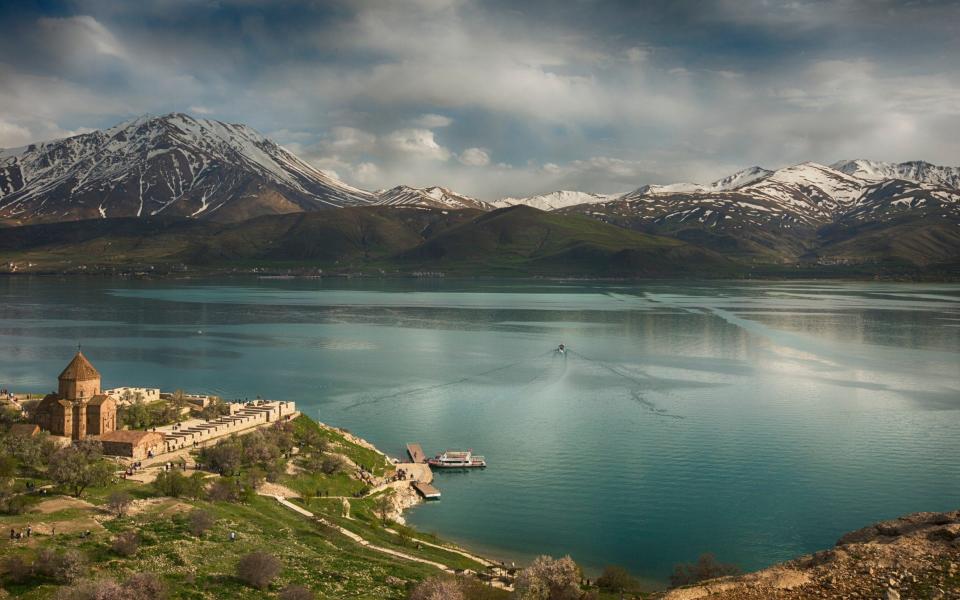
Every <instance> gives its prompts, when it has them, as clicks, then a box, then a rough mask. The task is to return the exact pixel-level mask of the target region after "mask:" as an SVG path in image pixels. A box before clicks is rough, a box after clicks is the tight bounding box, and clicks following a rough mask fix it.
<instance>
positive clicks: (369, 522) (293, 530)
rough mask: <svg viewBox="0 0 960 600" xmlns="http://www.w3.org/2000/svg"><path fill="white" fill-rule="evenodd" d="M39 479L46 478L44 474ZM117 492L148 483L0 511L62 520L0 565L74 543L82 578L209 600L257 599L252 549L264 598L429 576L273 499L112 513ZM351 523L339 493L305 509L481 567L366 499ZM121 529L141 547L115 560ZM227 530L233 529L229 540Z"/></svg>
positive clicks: (141, 494) (316, 482)
mask: <svg viewBox="0 0 960 600" xmlns="http://www.w3.org/2000/svg"><path fill="white" fill-rule="evenodd" d="M294 426H295V427H296V428H297V430H298V431H300V432H301V433H302V432H304V431H305V430H307V429H313V430H315V432H316V433H317V434H319V435H320V436H322V437H323V439H325V440H326V441H327V442H329V443H330V444H331V450H332V451H336V452H340V453H343V454H345V455H346V456H348V457H349V458H350V459H351V460H353V461H354V462H357V463H358V464H364V465H366V466H368V467H373V468H374V470H375V471H376V472H378V473H380V474H382V473H384V472H386V471H387V470H388V469H389V468H390V465H389V464H388V462H387V460H386V459H385V457H384V456H383V455H381V454H379V453H377V452H375V451H373V450H371V449H369V448H366V447H363V446H360V445H358V444H356V443H353V442H350V441H349V440H347V439H346V438H345V437H344V436H343V435H342V434H341V433H339V432H337V431H334V430H330V429H327V428H324V427H320V426H319V425H318V424H316V423H315V422H313V421H312V420H310V419H309V418H307V417H300V418H298V419H296V420H295V421H294ZM37 483H39V484H43V483H45V482H44V481H43V480H42V479H41V480H39V481H37ZM284 483H286V484H289V485H290V487H293V488H294V489H299V488H306V487H308V486H317V487H319V488H321V489H322V488H324V487H326V488H328V489H330V492H331V494H333V493H336V491H340V490H342V491H349V490H353V489H354V488H356V487H357V486H358V485H362V484H361V483H360V482H358V481H356V480H352V479H350V478H349V477H348V476H346V475H337V476H333V477H328V476H325V475H322V474H306V473H304V474H298V475H296V476H288V477H287V478H286V479H285V480H284ZM116 490H124V491H127V492H129V493H130V494H131V496H133V497H134V498H136V499H148V498H154V497H155V496H154V490H153V489H152V486H149V485H142V484H138V483H135V482H132V481H126V480H117V481H115V482H113V483H111V484H110V485H107V486H102V487H96V488H89V489H87V490H85V491H84V493H83V494H82V495H81V499H83V500H85V501H87V502H89V503H91V504H93V505H94V506H93V507H90V508H84V507H69V508H64V509H61V510H58V511H55V512H51V513H47V514H40V513H38V512H26V513H24V514H21V515H7V516H0V532H2V531H5V530H6V531H8V530H9V529H10V528H11V527H12V528H14V529H18V530H22V529H24V528H25V527H26V525H28V524H33V525H35V526H36V524H38V523H48V524H50V523H58V524H63V525H62V527H63V528H62V529H59V528H58V533H57V535H56V536H53V537H51V536H48V535H39V534H38V535H34V536H33V537H32V538H31V539H29V540H24V541H22V542H19V543H9V544H4V545H3V546H2V547H0V561H2V560H3V559H4V558H6V557H8V556H11V555H20V556H24V557H26V558H28V559H30V558H32V557H35V556H36V553H37V551H38V550H40V549H42V548H52V549H56V550H66V549H79V550H82V551H83V552H84V554H85V555H86V556H87V558H88V560H89V568H88V573H87V575H88V577H90V578H98V577H112V578H115V579H118V580H122V579H124V578H126V577H128V576H129V575H131V574H133V573H141V572H150V573H156V574H158V575H159V576H161V577H162V578H163V579H164V580H165V581H166V582H167V584H168V587H169V588H170V592H171V595H170V597H171V598H173V599H181V598H190V599H198V600H199V599H207V598H226V597H229V598H262V597H264V594H262V593H261V592H259V591H257V590H253V589H251V588H249V587H247V586H246V585H245V584H243V583H242V582H241V581H240V580H239V579H237V578H236V576H235V569H236V564H237V562H238V561H239V560H240V558H241V557H242V556H244V555H245V554H247V553H249V552H252V551H254V550H263V551H266V552H269V553H271V554H273V555H275V556H277V557H278V558H279V559H280V560H281V561H282V563H283V571H282V572H281V574H280V576H279V577H278V578H277V580H276V581H275V582H274V583H273V585H272V586H271V588H270V590H269V593H268V594H267V596H268V597H269V596H271V595H275V594H276V593H277V592H278V591H279V590H280V589H282V587H283V586H284V585H287V584H290V583H298V584H302V585H307V586H308V587H310V588H311V589H313V590H314V591H315V592H316V593H317V597H318V598H323V599H327V598H330V599H333V598H370V599H380V598H385V599H391V598H396V599H400V598H405V597H406V595H407V591H408V588H409V587H410V586H412V585H414V584H415V583H416V582H418V581H420V580H422V579H424V578H426V577H429V576H432V575H435V574H437V573H438V570H437V569H436V568H434V567H432V566H429V565H425V564H421V563H416V562H412V561H406V560H402V559H398V558H396V557H392V556H389V555H386V554H383V553H381V552H377V551H375V550H372V549H370V548H367V547H364V546H362V545H359V544H357V543H355V542H353V541H352V540H350V539H349V538H348V537H346V536H344V535H343V534H341V533H340V532H338V531H337V530H335V529H334V528H331V527H329V526H326V525H324V524H322V523H320V522H318V521H315V520H313V519H309V518H307V517H304V516H303V515H300V514H298V513H296V512H295V511H293V510H291V509H289V508H287V507H284V506H282V505H281V504H279V503H278V502H276V501H275V500H274V499H272V498H267V497H261V496H256V497H254V498H253V499H252V500H251V501H250V502H249V503H248V504H239V503H229V502H208V501H196V500H188V499H183V498H181V499H170V498H161V499H159V500H155V501H151V503H150V504H149V505H148V508H145V509H141V510H140V511H139V512H134V513H131V514H129V515H127V516H124V517H120V518H116V517H115V516H113V515H111V514H109V513H108V512H107V511H106V510H104V508H105V504H106V502H107V498H108V497H109V496H110V494H111V493H112V492H113V491H116ZM57 497H58V496H56V495H54V494H49V495H48V497H45V498H40V497H36V496H31V499H34V498H36V501H34V502H32V503H31V505H30V507H29V508H28V511H29V510H35V505H36V504H37V503H39V502H41V501H43V500H49V499H53V498H57ZM350 503H351V515H352V516H353V519H346V518H344V517H343V516H342V514H341V512H342V501H341V500H340V499H320V498H318V499H315V500H313V501H312V502H310V503H309V509H310V510H311V511H313V512H315V513H316V514H318V515H320V516H323V517H324V518H326V519H328V520H329V521H330V522H333V523H335V524H337V525H340V526H342V527H345V528H347V529H349V530H350V531H352V532H355V533H357V534H359V535H361V536H363V537H364V538H366V539H368V540H370V541H371V542H372V543H374V544H376V545H380V546H384V547H388V548H392V549H395V550H398V551H401V552H404V553H407V554H410V555H414V556H417V557H421V558H424V559H427V560H432V561H436V562H440V563H443V564H447V565H450V566H451V567H454V568H460V569H482V566H481V565H479V564H477V563H475V562H474V561H473V560H471V559H468V558H466V557H464V556H462V555H460V554H456V553H454V552H449V551H447V550H444V549H442V548H433V547H430V546H426V545H421V546H420V547H419V548H418V547H417V543H416V542H415V541H414V538H417V539H421V540H426V541H430V542H433V543H441V542H440V541H439V540H437V539H436V538H435V537H433V536H429V535H426V534H421V533H419V532H415V531H413V530H412V529H409V528H406V527H403V526H400V525H395V524H390V525H389V526H390V527H392V528H394V529H395V530H396V531H397V533H391V532H388V531H386V530H385V529H384V527H383V525H382V524H381V523H380V522H379V520H378V519H377V517H376V516H375V515H374V514H373V508H372V507H373V499H361V500H356V499H354V500H351V501H350ZM198 508H199V509H203V510H207V511H210V512H211V513H212V514H213V515H214V516H215V517H216V524H215V526H214V527H213V528H212V529H211V530H209V531H207V532H206V533H205V534H204V535H203V536H202V538H199V539H198V538H196V537H194V536H193V535H192V534H191V533H190V531H189V526H188V521H187V517H186V515H187V513H188V512H189V511H190V510H193V509H198ZM94 516H96V518H97V520H98V521H99V522H101V524H102V525H103V528H100V527H93V526H92V525H91V526H90V527H89V529H90V530H91V532H92V533H91V535H90V536H89V537H85V538H83V537H81V536H80V532H79V530H78V531H76V532H70V533H65V531H66V530H67V528H68V527H67V523H71V522H72V523H74V528H79V529H80V530H83V529H87V528H88V527H87V526H86V525H85V524H84V523H87V522H89V519H92V518H93V517H94ZM124 531H136V532H138V534H139V536H140V547H139V549H138V551H137V553H136V554H135V555H134V556H132V557H122V556H119V555H117V554H115V553H114V552H113V551H112V550H111V542H112V540H113V538H114V537H115V536H116V535H118V534H120V533H122V532H124ZM231 532H235V533H236V534H237V540H236V541H230V539H229V536H230V533H231ZM3 585H4V588H5V589H7V590H8V591H9V592H10V594H11V595H12V596H13V597H17V598H28V599H49V598H53V597H55V595H56V594H57V591H58V589H59V587H60V586H59V584H57V583H55V582H51V581H46V580H34V581H31V582H29V583H27V584H13V583H12V582H10V581H3Z"/></svg>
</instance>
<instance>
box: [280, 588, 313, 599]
mask: <svg viewBox="0 0 960 600" xmlns="http://www.w3.org/2000/svg"><path fill="white" fill-rule="evenodd" d="M316 597H317V596H316V595H315V594H314V593H313V592H311V591H310V588H308V587H306V586H302V585H288V586H287V587H285V588H283V590H281V591H280V600H315V599H316Z"/></svg>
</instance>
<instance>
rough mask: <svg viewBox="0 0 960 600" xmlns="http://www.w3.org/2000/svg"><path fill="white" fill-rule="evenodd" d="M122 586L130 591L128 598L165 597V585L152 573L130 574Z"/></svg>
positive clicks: (158, 598) (156, 598)
mask: <svg viewBox="0 0 960 600" xmlns="http://www.w3.org/2000/svg"><path fill="white" fill-rule="evenodd" d="M123 587H124V588H125V589H126V590H127V591H128V592H129V593H130V600H163V599H164V598H166V597H167V586H166V585H164V583H163V581H161V580H160V578H159V577H157V576H156V575H154V574H153V573H136V574H134V575H131V576H130V577H129V578H127V580H126V581H125V582H123Z"/></svg>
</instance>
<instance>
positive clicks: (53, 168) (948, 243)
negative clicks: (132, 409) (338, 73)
mask: <svg viewBox="0 0 960 600" xmlns="http://www.w3.org/2000/svg"><path fill="white" fill-rule="evenodd" d="M517 206H526V207H530V208H533V209H538V210H537V211H535V212H536V213H539V212H540V211H547V213H549V214H553V213H556V214H557V215H565V216H571V217H572V216H576V217H586V218H587V219H590V220H593V221H601V222H603V223H606V224H609V225H612V226H615V227H618V228H621V229H628V230H633V231H636V232H638V233H641V234H646V235H654V236H663V237H666V238H673V239H676V240H680V241H683V242H685V243H687V244H689V245H691V246H695V247H700V248H702V249H704V250H706V251H711V252H716V253H719V254H720V255H724V256H727V257H729V258H732V259H735V260H737V261H741V262H742V263H749V264H794V263H815V264H844V263H863V262H871V261H872V262H876V261H889V260H892V261H895V262H896V261H899V262H903V263H906V264H912V265H920V266H925V265H931V264H949V263H954V262H960V168H958V167H943V166H937V165H933V164H930V163H926V162H922V161H912V162H904V163H885V162H876V161H869V160H863V159H855V160H844V161H840V162H836V163H833V164H831V165H829V166H827V165H822V164H818V163H813V162H807V163H802V164H798V165H792V166H788V167H785V168H781V169H776V170H770V169H766V168H763V167H759V166H754V167H750V168H747V169H744V170H741V171H738V172H736V173H733V174H731V175H729V176H727V177H724V178H722V179H719V180H717V181H714V182H712V183H707V184H697V183H674V184H667V185H642V186H639V187H637V188H636V189H634V190H633V191H630V192H626V193H622V194H596V193H589V192H581V191H556V192H551V193H547V194H540V195H535V196H530V197H520V198H515V197H507V198H502V199H499V200H493V201H485V200H480V199H477V198H473V197H470V196H468V195H466V194H461V193H457V192H455V191H453V190H450V189H447V188H443V187H439V186H434V187H426V188H415V187H409V186H403V185H401V186H396V187H394V188H391V189H388V190H379V191H375V192H371V191H366V190H361V189H358V188H356V187H353V186H350V185H348V184H346V183H344V182H342V181H340V180H338V179H336V178H335V177H333V176H331V175H330V174H327V173H325V172H323V171H321V170H319V169H316V168H314V167H312V166H310V165H309V164H308V163H306V162H305V161H303V160H301V159H299V158H298V157H297V156H295V155H294V154H293V153H291V152H289V151H288V150H286V149H284V148H283V147H282V146H280V145H278V144H276V143H274V142H273V141H271V140H269V139H267V138H266V137H264V136H262V135H261V134H259V133H257V132H256V131H254V130H253V129H251V128H250V127H247V126H245V125H238V124H227V123H222V122H219V121H213V120H206V119H196V118H193V117H191V116H189V115H185V114H180V113H174V114H170V115H165V116H162V117H152V118H151V117H141V118H137V119H133V120H131V121H127V122H125V123H121V124H119V125H117V126H115V127H112V128H110V129H106V130H102V131H94V132H91V133H86V134H81V135H77V136H73V137H70V138H65V139H61V140H54V141H50V142H43V143H37V144H31V145H29V146H26V147H22V148H15V149H7V150H0V224H2V225H3V226H6V227H16V226H21V225H29V224H43V223H56V222H61V221H75V220H87V219H106V220H113V219H123V218H188V219H193V220H201V221H212V222H218V223H239V222H243V221H246V220H249V219H251V218H255V217H264V216H269V215H283V214H290V213H324V214H327V217H326V218H332V217H331V215H332V213H329V212H328V211H329V210H331V209H342V208H345V207H367V208H369V209H371V210H373V209H377V210H379V211H381V212H380V213H377V214H382V210H391V209H400V208H404V209H410V208H417V209H420V210H427V211H432V210H436V211H441V212H444V211H480V212H490V211H494V212H498V213H499V212H500V211H502V210H503V209H505V208H508V207H517ZM407 212H409V211H406V212H404V214H407ZM547 213H544V216H542V217H537V218H538V219H540V220H544V219H546V218H547V217H546V216H545V214H547ZM471 214H473V213H471ZM524 214H528V213H524ZM529 214H535V213H529ZM474 216H476V215H474ZM535 220H536V219H535ZM576 222H578V223H581V226H582V223H584V222H585V221H582V220H581V221H576ZM555 224H556V223H555ZM421 241H423V240H421ZM424 251H428V250H424Z"/></svg>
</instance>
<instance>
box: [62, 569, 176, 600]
mask: <svg viewBox="0 0 960 600" xmlns="http://www.w3.org/2000/svg"><path fill="white" fill-rule="evenodd" d="M166 597H167V590H166V587H165V586H164V585H163V582H162V581H160V579H159V578H157V576H156V575H154V574H152V573H137V574H136V575H131V576H130V578H129V579H127V580H126V581H125V582H123V584H119V583H117V582H116V581H114V580H112V579H101V580H98V581H84V582H82V583H78V584H76V585H74V586H71V587H67V588H62V589H61V590H60V592H59V593H58V594H57V598H58V600H163V599H164V598H166Z"/></svg>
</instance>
